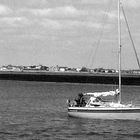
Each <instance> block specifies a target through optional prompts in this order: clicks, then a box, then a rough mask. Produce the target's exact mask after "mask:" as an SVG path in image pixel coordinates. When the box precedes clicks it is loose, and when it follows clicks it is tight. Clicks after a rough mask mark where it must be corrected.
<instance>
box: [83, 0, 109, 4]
mask: <svg viewBox="0 0 140 140" xmlns="http://www.w3.org/2000/svg"><path fill="white" fill-rule="evenodd" d="M107 2H108V0H102V1H100V0H81V3H82V4H104V3H107Z"/></svg>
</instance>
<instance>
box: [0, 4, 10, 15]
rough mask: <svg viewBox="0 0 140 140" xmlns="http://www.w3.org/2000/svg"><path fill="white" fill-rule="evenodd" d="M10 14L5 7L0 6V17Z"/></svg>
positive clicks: (8, 9)
mask: <svg viewBox="0 0 140 140" xmlns="http://www.w3.org/2000/svg"><path fill="white" fill-rule="evenodd" d="M11 12H12V10H11V9H10V8H9V7H7V6H5V5H0V15H7V14H10V13H11Z"/></svg>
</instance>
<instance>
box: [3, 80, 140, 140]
mask: <svg viewBox="0 0 140 140" xmlns="http://www.w3.org/2000/svg"><path fill="white" fill-rule="evenodd" d="M110 89H111V90H113V89H115V86H112V85H92V84H89V85H86V84H64V83H45V82H44V83H43V82H19V81H0V139H2V140H4V139H8V140H9V139H10V140H11V139H14V140H32V139H35V140H46V139H47V140H48V139H68V140H69V139H77V140H81V139H89V140H90V139H94V140H99V139H106V140H108V139H119V140H121V139H122V140H138V139H140V121H121V120H87V119H75V118H69V117H68V116H67V108H66V100H67V99H68V98H72V97H74V96H75V95H76V94H77V93H79V92H91V91H108V90H110ZM122 90H123V93H124V94H123V95H122V100H123V101H124V102H128V101H130V100H132V101H133V102H135V103H140V87H135V86H131V87H128V86H123V89H122ZM125 99H126V100H125Z"/></svg>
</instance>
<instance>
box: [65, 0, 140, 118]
mask: <svg viewBox="0 0 140 140" xmlns="http://www.w3.org/2000/svg"><path fill="white" fill-rule="evenodd" d="M121 6H122V3H121V1H120V0H118V47H119V48H118V49H119V51H118V53H119V89H116V90H115V91H108V92H94V93H80V94H78V98H77V99H75V100H72V101H71V100H68V101H67V104H68V115H69V116H70V117H78V118H92V119H125V120H140V106H135V105H132V104H127V105H125V104H122V103H121V21H120V8H121ZM87 96H88V100H87V101H85V97H86V98H87ZM105 96H115V97H117V98H118V101H117V102H110V101H104V100H103V99H102V98H101V97H105Z"/></svg>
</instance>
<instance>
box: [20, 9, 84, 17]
mask: <svg viewBox="0 0 140 140" xmlns="http://www.w3.org/2000/svg"><path fill="white" fill-rule="evenodd" d="M22 12H29V13H31V14H33V15H35V16H49V17H67V16H72V17H73V16H80V15H84V14H86V13H85V12H84V11H81V10H77V9H76V8H75V7H73V6H64V7H56V8H44V9H22Z"/></svg>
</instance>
